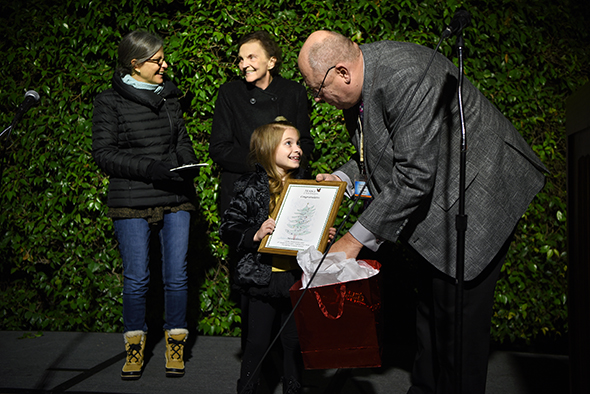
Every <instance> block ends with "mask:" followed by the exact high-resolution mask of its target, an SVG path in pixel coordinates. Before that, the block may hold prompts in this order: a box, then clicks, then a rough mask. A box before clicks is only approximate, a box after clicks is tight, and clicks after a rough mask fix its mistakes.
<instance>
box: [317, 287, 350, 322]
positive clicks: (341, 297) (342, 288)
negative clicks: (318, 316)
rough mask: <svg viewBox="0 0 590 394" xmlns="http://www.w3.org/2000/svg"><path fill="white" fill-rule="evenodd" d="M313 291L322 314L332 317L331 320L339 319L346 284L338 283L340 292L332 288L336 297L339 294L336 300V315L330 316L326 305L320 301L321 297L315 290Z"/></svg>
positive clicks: (342, 307)
mask: <svg viewBox="0 0 590 394" xmlns="http://www.w3.org/2000/svg"><path fill="white" fill-rule="evenodd" d="M313 292H314V294H315V298H316V300H318V306H319V307H320V310H321V311H322V313H323V314H324V316H326V317H327V318H328V319H332V320H336V319H340V316H342V313H343V312H344V297H345V295H346V285H345V284H341V285H340V294H338V292H337V290H336V288H334V292H335V293H336V296H337V297H338V295H339V296H340V300H339V301H338V315H336V316H332V315H331V314H330V312H328V309H327V308H326V306H325V305H324V303H323V302H322V297H321V296H320V295H319V293H318V292H317V291H315V290H314V291H313Z"/></svg>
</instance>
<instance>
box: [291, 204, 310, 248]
mask: <svg viewBox="0 0 590 394" xmlns="http://www.w3.org/2000/svg"><path fill="white" fill-rule="evenodd" d="M314 215H315V206H312V205H309V203H308V204H306V205H305V206H304V207H302V208H300V209H298V210H297V211H295V214H294V215H293V216H291V218H290V220H289V224H287V227H288V228H287V229H286V230H285V232H286V233H287V234H289V235H290V236H291V237H292V238H291V239H293V240H296V239H298V238H300V237H301V236H303V235H307V234H310V233H311V231H310V230H309V228H310V225H311V222H312V220H313V217H314Z"/></svg>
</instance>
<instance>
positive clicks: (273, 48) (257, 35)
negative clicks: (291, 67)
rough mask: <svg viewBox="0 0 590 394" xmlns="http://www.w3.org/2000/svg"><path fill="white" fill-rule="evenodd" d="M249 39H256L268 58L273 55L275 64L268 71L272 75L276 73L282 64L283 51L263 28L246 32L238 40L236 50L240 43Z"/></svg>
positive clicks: (240, 45) (242, 43)
mask: <svg viewBox="0 0 590 394" xmlns="http://www.w3.org/2000/svg"><path fill="white" fill-rule="evenodd" d="M250 41H258V42H259V43H260V45H261V46H262V49H264V52H266V55H267V56H268V57H269V58H271V57H274V58H275V59H276V61H275V66H274V67H273V68H272V69H271V70H270V73H271V75H272V76H276V75H278V74H279V72H280V71H281V65H282V64H283V53H282V51H281V48H280V47H279V46H278V45H277V43H276V41H275V40H274V38H272V36H271V35H270V34H269V33H267V32H266V31H264V30H259V31H255V32H254V33H249V34H246V35H245V36H243V37H242V38H241V39H240V41H238V50H239V49H240V48H241V47H242V45H244V44H245V43H247V42H250Z"/></svg>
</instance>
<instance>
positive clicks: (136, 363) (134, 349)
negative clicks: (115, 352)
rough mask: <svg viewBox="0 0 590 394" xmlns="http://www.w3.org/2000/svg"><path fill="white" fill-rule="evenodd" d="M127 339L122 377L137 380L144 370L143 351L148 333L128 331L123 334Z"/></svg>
mask: <svg viewBox="0 0 590 394" xmlns="http://www.w3.org/2000/svg"><path fill="white" fill-rule="evenodd" d="M123 338H124V339H125V351H126V352H127V356H126V358H125V365H123V369H121V379H123V380H137V379H139V378H141V374H142V372H143V351H144V349H145V338H146V333H145V332H143V331H141V330H138V331H127V332H126V333H124V334H123Z"/></svg>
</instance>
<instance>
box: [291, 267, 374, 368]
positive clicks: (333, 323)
mask: <svg viewBox="0 0 590 394" xmlns="http://www.w3.org/2000/svg"><path fill="white" fill-rule="evenodd" d="M365 262H366V263H367V264H369V265H371V266H372V267H373V268H375V269H377V270H378V269H380V268H381V264H379V262H377V261H374V260H365ZM379 278H380V274H377V275H375V276H372V277H370V278H368V279H359V280H353V281H350V282H343V283H337V284H333V285H327V286H320V287H311V288H309V289H308V290H307V291H306V292H305V294H304V295H303V299H302V300H301V302H300V303H299V306H298V307H297V309H296V310H295V312H294V316H295V323H296V324H297V332H298V334H299V342H300V344H301V353H302V355H303V363H304V365H305V368H306V369H332V368H368V367H380V366H381V331H382V326H383V322H382V318H381V297H380V293H379ZM300 288H301V280H300V281H298V282H297V283H295V284H294V285H293V286H292V287H291V289H290V290H289V293H290V295H291V303H292V304H293V306H294V307H295V305H296V304H297V302H298V301H299V298H300V297H301V294H302V293H303V292H304V290H300Z"/></svg>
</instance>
